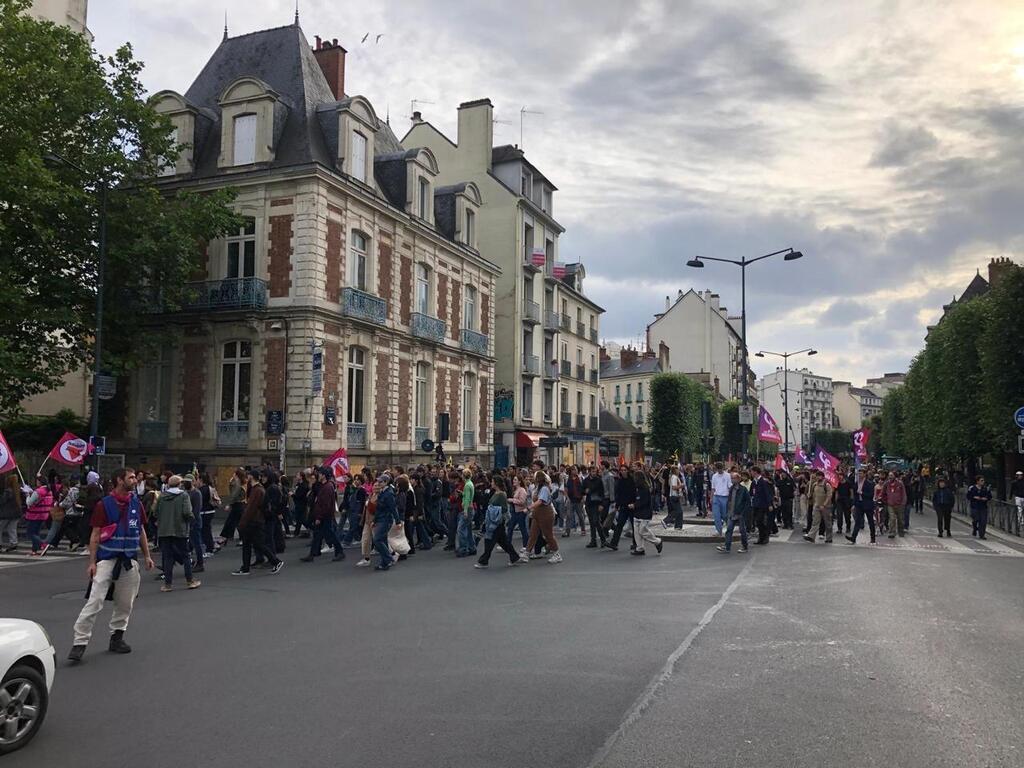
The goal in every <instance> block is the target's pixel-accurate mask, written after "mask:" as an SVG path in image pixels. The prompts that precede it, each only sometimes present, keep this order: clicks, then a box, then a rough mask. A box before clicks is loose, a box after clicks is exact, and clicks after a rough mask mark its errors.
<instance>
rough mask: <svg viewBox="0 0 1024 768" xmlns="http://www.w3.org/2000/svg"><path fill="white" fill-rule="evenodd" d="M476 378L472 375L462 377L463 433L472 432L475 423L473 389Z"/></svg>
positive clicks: (467, 374)
mask: <svg viewBox="0 0 1024 768" xmlns="http://www.w3.org/2000/svg"><path fill="white" fill-rule="evenodd" d="M475 387H476V377H475V376H473V374H472V373H464V374H463V375H462V429H463V431H465V432H472V431H473V425H474V424H475V423H476V408H475V407H474V406H475V405H476V397H475V396H474V389H475Z"/></svg>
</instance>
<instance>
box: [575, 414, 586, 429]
mask: <svg viewBox="0 0 1024 768" xmlns="http://www.w3.org/2000/svg"><path fill="white" fill-rule="evenodd" d="M586 428H587V417H586V416H584V415H583V414H582V413H577V414H576V429H586Z"/></svg>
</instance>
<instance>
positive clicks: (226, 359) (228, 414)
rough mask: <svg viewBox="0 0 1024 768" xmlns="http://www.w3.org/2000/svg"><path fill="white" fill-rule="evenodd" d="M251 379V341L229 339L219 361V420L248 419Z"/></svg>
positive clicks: (246, 420)
mask: <svg viewBox="0 0 1024 768" xmlns="http://www.w3.org/2000/svg"><path fill="white" fill-rule="evenodd" d="M251 381H252V343H251V342H248V341H229V342H228V343H227V344H225V345H224V355H223V359H222V361H221V388H220V420H221V421H245V422H248V421H249V397H250V389H251ZM193 406H194V404H193Z"/></svg>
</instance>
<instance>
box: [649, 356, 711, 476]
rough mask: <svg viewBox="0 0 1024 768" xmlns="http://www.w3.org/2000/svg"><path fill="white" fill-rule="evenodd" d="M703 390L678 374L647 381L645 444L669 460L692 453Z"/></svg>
mask: <svg viewBox="0 0 1024 768" xmlns="http://www.w3.org/2000/svg"><path fill="white" fill-rule="evenodd" d="M704 399H705V390H704V388H703V387H702V386H701V385H700V384H698V383H697V382H695V381H693V379H691V378H689V377H688V376H685V375H683V374H681V373H659V374H658V375H657V376H654V377H653V378H652V379H651V410H650V413H649V414H648V417H647V425H648V441H649V442H650V444H651V447H652V448H654V449H655V450H656V451H658V452H660V453H662V454H664V455H666V456H670V455H672V454H673V453H675V452H677V451H678V452H679V455H680V457H681V458H682V457H683V455H684V454H688V453H693V452H694V451H696V450H697V448H698V447H699V445H700V407H701V406H700V404H701V402H702V401H703V400H704Z"/></svg>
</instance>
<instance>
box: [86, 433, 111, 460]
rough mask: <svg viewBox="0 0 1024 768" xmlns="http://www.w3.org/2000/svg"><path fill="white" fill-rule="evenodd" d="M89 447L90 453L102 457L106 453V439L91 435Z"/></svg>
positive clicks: (101, 436)
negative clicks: (90, 448)
mask: <svg viewBox="0 0 1024 768" xmlns="http://www.w3.org/2000/svg"><path fill="white" fill-rule="evenodd" d="M89 445H91V446H92V452H93V453H95V454H96V455H97V456H103V455H104V454H105V453H106V452H107V438H105V437H104V436H103V435H93V436H92V437H90V438H89Z"/></svg>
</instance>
